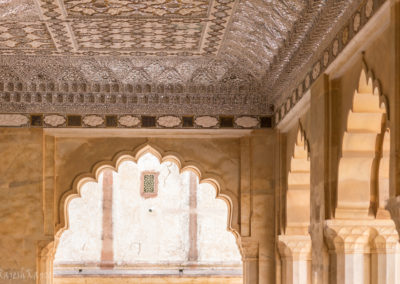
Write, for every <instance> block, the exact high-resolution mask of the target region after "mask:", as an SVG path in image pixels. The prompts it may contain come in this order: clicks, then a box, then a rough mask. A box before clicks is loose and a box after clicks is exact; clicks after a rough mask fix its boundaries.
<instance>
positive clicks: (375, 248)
mask: <svg viewBox="0 0 400 284" xmlns="http://www.w3.org/2000/svg"><path fill="white" fill-rule="evenodd" d="M324 235H325V238H326V240H327V244H328V246H329V249H330V250H331V251H335V252H336V253H346V254H355V253H370V252H373V253H381V252H384V253H387V252H390V251H394V250H395V248H396V245H397V242H398V240H399V237H398V234H397V231H396V228H395V225H394V223H393V221H392V220H381V219H379V220H377V219H373V220H327V221H325V228H324Z"/></svg>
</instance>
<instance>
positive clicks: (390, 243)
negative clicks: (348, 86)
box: [324, 63, 398, 283]
mask: <svg viewBox="0 0 400 284" xmlns="http://www.w3.org/2000/svg"><path fill="white" fill-rule="evenodd" d="M388 118H389V116H388V106H387V99H386V97H385V96H383V95H382V92H381V87H380V84H379V82H378V81H377V80H376V79H375V78H374V75H373V73H372V71H370V70H368V68H367V66H366V64H365V63H363V67H362V70H361V74H360V77H359V82H358V88H357V90H355V92H354V96H353V104H352V109H351V110H349V112H348V115H347V121H346V129H345V132H344V135H343V141H342V149H341V150H342V156H341V158H340V160H339V165H338V167H339V168H338V187H337V204H336V208H335V214H334V217H335V218H334V219H332V220H327V221H326V222H325V228H324V235H325V240H326V243H327V245H328V247H329V250H330V256H331V259H330V260H331V262H330V264H331V272H332V273H331V275H332V277H333V278H331V281H332V283H365V282H371V283H380V281H382V280H383V279H385V280H384V282H382V283H395V282H396V281H397V280H395V278H394V277H395V273H394V269H395V265H393V266H387V265H386V264H387V263H389V262H391V263H393V264H394V263H395V261H396V260H395V259H396V253H397V247H398V234H397V232H396V229H395V225H394V223H393V221H392V220H391V219H390V218H389V214H388V212H387V211H386V210H385V206H386V204H387V199H388V197H389V181H388V175H389V150H390V145H389V143H390V142H389V141H390V138H389V137H390V136H389V135H390V134H389V130H388V124H387V122H388Z"/></svg>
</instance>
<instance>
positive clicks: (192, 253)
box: [189, 172, 198, 261]
mask: <svg viewBox="0 0 400 284" xmlns="http://www.w3.org/2000/svg"><path fill="white" fill-rule="evenodd" d="M189 174H190V175H189V176H190V182H189V187H190V189H189V194H190V195H189V210H190V211H189V212H190V213H189V214H190V217H189V261H197V260H198V251H197V179H196V175H195V174H194V173H192V172H190V173H189Z"/></svg>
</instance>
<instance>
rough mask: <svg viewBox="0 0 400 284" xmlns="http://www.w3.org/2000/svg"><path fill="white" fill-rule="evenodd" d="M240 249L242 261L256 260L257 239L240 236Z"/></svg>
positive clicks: (257, 255)
mask: <svg viewBox="0 0 400 284" xmlns="http://www.w3.org/2000/svg"><path fill="white" fill-rule="evenodd" d="M240 251H241V253H242V259H243V261H251V260H258V257H259V254H258V241H256V240H252V239H250V238H242V239H241V242H240Z"/></svg>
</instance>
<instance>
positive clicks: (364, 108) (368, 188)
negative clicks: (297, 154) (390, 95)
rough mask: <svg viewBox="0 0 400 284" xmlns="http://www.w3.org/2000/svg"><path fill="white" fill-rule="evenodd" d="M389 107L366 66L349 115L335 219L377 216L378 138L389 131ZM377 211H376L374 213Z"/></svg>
mask: <svg viewBox="0 0 400 284" xmlns="http://www.w3.org/2000/svg"><path fill="white" fill-rule="evenodd" d="M386 120H387V107H386V101H385V98H384V96H383V95H382V94H381V88H380V86H379V82H378V81H377V80H375V79H374V76H373V74H372V72H370V71H368V69H367V67H366V65H365V64H364V66H363V69H362V70H361V74H360V78H359V83H358V88H357V90H355V92H354V96H353V105H352V109H351V110H349V112H348V115H347V124H346V130H345V132H344V135H343V141H342V148H341V153H342V155H341V158H340V161H339V170H338V189H337V205H336V210H335V217H336V218H341V219H344V218H348V217H350V218H353V219H354V218H361V219H365V218H368V217H369V216H371V215H373V214H374V212H373V211H374V208H373V207H374V205H373V204H372V203H373V202H375V200H374V199H375V198H376V194H374V192H376V188H375V184H374V182H375V181H374V175H371V174H372V172H373V167H374V162H375V161H376V152H377V148H379V145H378V144H379V143H377V140H378V136H379V135H380V134H381V133H382V129H384V130H383V132H384V131H385V130H386V127H384V125H385V122H386ZM375 211H376V210H375Z"/></svg>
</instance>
